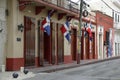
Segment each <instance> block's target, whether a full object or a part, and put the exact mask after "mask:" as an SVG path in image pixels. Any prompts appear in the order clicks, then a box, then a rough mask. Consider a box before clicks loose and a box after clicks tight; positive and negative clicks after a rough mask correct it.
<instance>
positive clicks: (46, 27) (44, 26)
mask: <svg viewBox="0 0 120 80" xmlns="http://www.w3.org/2000/svg"><path fill="white" fill-rule="evenodd" d="M41 29H42V30H44V32H46V33H47V34H48V35H50V15H48V16H47V17H46V18H45V19H44V20H43V21H42V27H41Z"/></svg>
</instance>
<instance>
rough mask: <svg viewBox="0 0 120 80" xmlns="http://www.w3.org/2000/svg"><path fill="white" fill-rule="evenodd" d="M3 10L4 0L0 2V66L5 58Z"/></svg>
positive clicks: (4, 17) (5, 38) (4, 8)
mask: <svg viewBox="0 0 120 80" xmlns="http://www.w3.org/2000/svg"><path fill="white" fill-rule="evenodd" d="M5 10H6V0H0V30H2V31H1V32H0V66H1V65H5V58H6V54H5V53H6V41H7V26H6V15H5ZM0 69H1V68H0Z"/></svg>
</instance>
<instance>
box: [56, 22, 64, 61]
mask: <svg viewBox="0 0 120 80" xmlns="http://www.w3.org/2000/svg"><path fill="white" fill-rule="evenodd" d="M61 26H62V25H61V24H58V25H57V33H58V34H57V61H58V63H63V62H64V36H63V34H62V33H61V31H60V28H61Z"/></svg>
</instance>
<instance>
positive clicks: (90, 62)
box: [28, 56, 120, 73]
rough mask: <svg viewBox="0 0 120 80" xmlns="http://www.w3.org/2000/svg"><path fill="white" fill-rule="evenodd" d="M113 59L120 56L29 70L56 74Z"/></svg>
mask: <svg viewBox="0 0 120 80" xmlns="http://www.w3.org/2000/svg"><path fill="white" fill-rule="evenodd" d="M113 59H120V56H118V57H112V58H107V59H102V60H81V61H80V64H77V62H73V63H69V64H60V65H51V66H44V67H39V68H32V69H28V70H29V71H30V72H33V73H41V72H54V71H58V70H64V69H70V68H75V67H80V66H84V65H89V64H95V63H98V62H103V61H107V60H113Z"/></svg>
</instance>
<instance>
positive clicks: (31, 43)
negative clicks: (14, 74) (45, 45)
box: [24, 16, 35, 66]
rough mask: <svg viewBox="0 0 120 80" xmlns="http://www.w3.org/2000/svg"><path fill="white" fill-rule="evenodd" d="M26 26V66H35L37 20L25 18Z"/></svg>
mask: <svg viewBox="0 0 120 80" xmlns="http://www.w3.org/2000/svg"><path fill="white" fill-rule="evenodd" d="M24 26H25V28H24V58H25V66H35V19H34V18H31V17H28V16H25V17H24Z"/></svg>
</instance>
